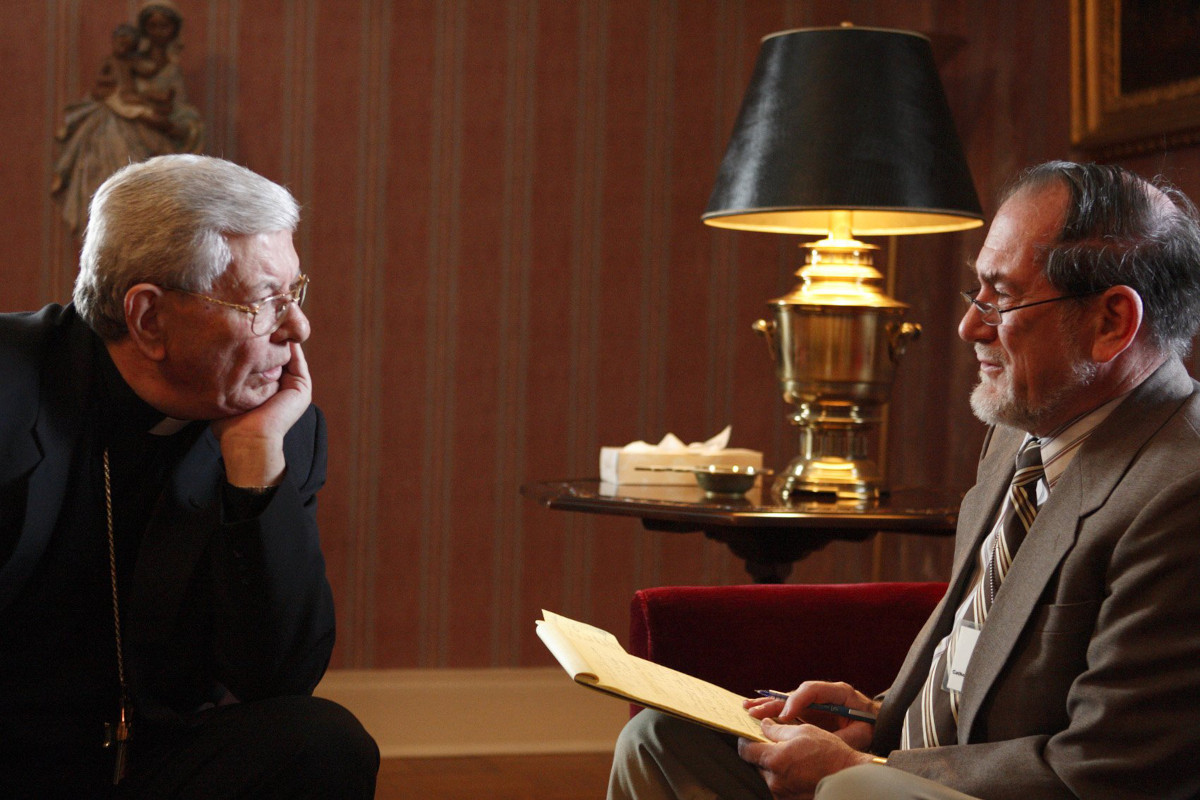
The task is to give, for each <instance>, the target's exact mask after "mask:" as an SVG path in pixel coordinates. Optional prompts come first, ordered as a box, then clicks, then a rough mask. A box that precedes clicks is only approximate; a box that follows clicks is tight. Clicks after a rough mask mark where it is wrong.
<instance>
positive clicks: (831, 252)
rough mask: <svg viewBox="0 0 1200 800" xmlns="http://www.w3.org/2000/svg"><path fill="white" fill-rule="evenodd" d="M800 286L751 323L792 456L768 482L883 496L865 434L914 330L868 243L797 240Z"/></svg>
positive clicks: (860, 497) (812, 491)
mask: <svg viewBox="0 0 1200 800" xmlns="http://www.w3.org/2000/svg"><path fill="white" fill-rule="evenodd" d="M804 247H805V248H806V249H807V250H808V255H807V257H806V259H805V265H804V267H802V268H801V269H800V271H799V272H798V273H797V274H798V277H799V278H800V283H799V284H797V285H796V287H795V288H794V289H792V291H791V292H789V293H788V294H787V295H785V296H783V297H780V298H777V299H775V300H772V301H771V302H770V304H769V305H770V307H771V311H772V313H771V317H770V318H768V319H761V320H759V321H758V322H756V323H755V324H754V329H755V330H756V331H758V333H760V334H761V335H762V336H763V337H764V338H765V339H766V341H767V349H768V350H769V351H770V353H771V356H772V359H773V360H774V361H775V375H776V377H777V378H778V380H779V385H780V388H781V389H782V393H783V399H784V401H785V402H787V403H789V404H791V405H792V406H793V407H794V410H793V411H792V412H791V413H789V414H788V419H789V420H790V422H791V423H792V424H793V425H795V426H796V427H797V428H799V430H800V455H799V456H797V457H796V458H795V459H793V460H792V462H791V463H790V464H788V466H787V468H786V469H785V470H783V471H782V472H781V473H780V474H779V477H778V478H777V479H776V480H775V485H774V492H775V494H776V496H778V497H779V498H780V499H782V500H784V501H785V502H786V501H787V500H789V499H796V500H800V499H805V498H811V497H812V496H813V495H826V496H831V497H832V498H834V499H837V500H839V501H842V500H846V501H850V500H853V501H859V502H861V501H869V500H876V499H878V498H879V497H880V496H881V495H882V494H886V491H887V490H886V488H884V479H883V475H882V471H881V470H880V468H879V466H878V465H877V464H876V463H875V462H874V461H873V460H872V459H871V458H870V457H869V454H870V452H871V451H870V448H869V447H868V439H869V436H870V434H871V433H872V432H873V431H874V430H875V429H876V428H878V427H879V424H880V422H881V421H882V409H883V405H884V404H885V403H887V401H888V395H889V394H890V391H891V385H892V375H893V373H894V371H895V366H896V363H897V361H899V359H900V357H901V355H902V354H903V353H904V350H905V349H906V347H907V346H908V344H909V342H911V341H912V340H914V339H916V338H917V336H919V334H920V331H921V329H920V326H918V325H915V324H913V323H909V322H904V321H903V320H902V317H903V316H904V313H905V311H906V310H907V308H908V306H906V305H904V304H903V303H901V302H898V301H896V300H893V299H892V298H891V297H888V296H887V295H886V294H884V293H883V291H882V290H881V289H880V287H879V284H880V283H882V280H881V276H880V275H879V273H878V272H877V271H876V270H875V268H874V266H873V265H872V260H873V259H872V255H871V251H872V250H873V249H874V248H873V247H872V246H871V245H865V244H863V243H862V242H858V241H855V240H853V239H850V238H848V234H847V235H846V237H845V238H840V239H834V238H832V237H831V238H829V239H823V240H822V241H820V242H815V243H813V244H808V245H804Z"/></svg>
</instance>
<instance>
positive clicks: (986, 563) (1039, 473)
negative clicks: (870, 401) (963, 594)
mask: <svg viewBox="0 0 1200 800" xmlns="http://www.w3.org/2000/svg"><path fill="white" fill-rule="evenodd" d="M1045 474H1046V473H1045V470H1044V469H1043V467H1042V448H1041V442H1039V441H1038V439H1037V438H1036V437H1033V438H1031V439H1029V440H1028V441H1027V442H1026V443H1025V444H1024V445H1023V446H1022V447H1021V450H1020V452H1018V453H1017V469H1016V472H1014V473H1013V477H1012V483H1011V484H1010V485H1009V487H1008V498H1007V503H1008V507H1007V508H1006V509H1005V513H1004V516H1003V522H1002V524H1001V525H999V526H998V528H997V530H996V534H995V536H994V537H993V538H992V546H991V547H990V548H987V550H986V551H985V553H983V554H981V555H980V561H981V563H980V569H979V576H978V578H977V579H976V581H975V583H974V585H973V586H972V589H971V593H970V595H969V600H968V602H967V605H966V608H965V609H964V611H963V614H962V619H963V620H965V621H969V622H970V623H972V625H973V627H974V628H975V629H976V630H978V629H980V628H982V627H983V623H984V621H985V620H986V619H987V615H988V611H989V610H991V607H992V601H994V600H995V599H996V592H997V591H999V589H1000V584H1001V583H1003V582H1004V577H1005V576H1006V575H1007V574H1008V569H1009V567H1011V566H1012V562H1013V557H1014V556H1016V553H1017V548H1018V547H1020V546H1021V542H1023V541H1024V540H1025V536H1026V535H1027V534H1028V533H1029V529H1030V528H1031V527H1032V526H1033V520H1034V518H1035V517H1036V516H1037V512H1038V500H1037V485H1038V483H1039V482H1042V481H1043V480H1044V478H1045ZM955 641H956V639H955V637H954V636H948V637H947V638H946V641H945V642H944V645H945V646H944V647H940V648H939V649H938V651H936V652H935V654H934V658H933V662H932V664H930V669H929V675H928V677H926V679H925V684H924V685H923V686H922V687H921V691H920V692H919V693H918V694H917V697H916V699H915V700H913V704H912V705H911V706H909V709H908V711H907V713H906V714H905V716H904V729H903V731H902V732H901V736H900V747H901V749H910V748H919V747H937V746H939V745H946V744H953V743H955V742H956V741H957V739H958V701H959V692H956V691H949V690H945V689H943V688H942V687H943V685H944V683H945V678H946V664H947V663H948V662H952V661H953V659H954V646H955Z"/></svg>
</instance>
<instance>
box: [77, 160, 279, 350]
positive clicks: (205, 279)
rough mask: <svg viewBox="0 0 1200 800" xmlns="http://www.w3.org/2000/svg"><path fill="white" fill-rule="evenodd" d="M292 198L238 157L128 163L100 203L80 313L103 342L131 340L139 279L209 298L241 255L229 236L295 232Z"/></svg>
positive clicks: (91, 217) (91, 224)
mask: <svg viewBox="0 0 1200 800" xmlns="http://www.w3.org/2000/svg"><path fill="white" fill-rule="evenodd" d="M299 222H300V207H299V206H298V205H297V203H296V200H295V198H293V197H292V195H291V193H290V192H289V191H288V190H287V189H285V188H283V187H282V186H280V185H279V184H276V183H273V182H271V181H269V180H267V179H266V178H264V177H262V176H261V175H258V174H256V173H254V172H251V171H250V170H248V169H246V168H245V167H241V166H238V165H237V164H234V163H232V162H230V161H225V160H223V159H220V158H212V157H210V156H195V155H168V156H158V157H157V158H152V159H149V160H148V161H142V162H140V163H137V164H131V165H129V166H127V167H123V168H122V169H120V170H118V171H117V172H116V173H114V174H113V175H112V177H110V178H109V179H108V180H106V181H105V182H104V183H103V184H101V186H100V188H99V189H97V190H96V194H95V195H94V196H93V197H92V203H91V207H90V210H89V213H88V224H87V230H86V231H85V233H84V237H83V250H82V252H81V253H80V256H79V277H78V278H77V279H76V281H75V298H74V299H75V307H76V308H77V309H78V311H79V314H80V316H82V317H83V319H84V320H85V321H86V322H87V323H88V325H90V326H91V327H92V329H93V330H94V331H96V333H97V334H99V335H100V337H101V338H103V339H105V340H106V341H115V340H118V339H121V338H123V337H124V336H125V335H126V334H127V333H128V329H127V327H126V324H125V309H124V305H125V294H126V292H128V291H129V288H130V287H131V286H134V285H136V284H138V283H143V282H145V283H153V284H157V285H159V286H171V287H175V288H179V289H187V290H189V291H193V292H207V291H209V290H210V289H211V288H212V286H213V283H214V282H215V281H216V280H217V279H218V278H220V277H221V275H223V274H224V273H225V270H226V269H228V268H229V264H230V263H231V262H232V260H233V256H232V254H231V252H230V250H229V243H228V240H227V237H229V236H247V235H252V234H257V233H271V232H273V231H295V230H296V226H297V225H298V224H299Z"/></svg>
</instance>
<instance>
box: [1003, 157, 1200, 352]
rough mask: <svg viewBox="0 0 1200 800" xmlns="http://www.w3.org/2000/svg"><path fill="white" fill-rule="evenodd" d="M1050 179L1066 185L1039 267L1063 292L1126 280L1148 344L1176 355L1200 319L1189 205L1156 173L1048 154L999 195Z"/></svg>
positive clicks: (1198, 239)
mask: <svg viewBox="0 0 1200 800" xmlns="http://www.w3.org/2000/svg"><path fill="white" fill-rule="evenodd" d="M1050 184H1058V185H1062V186H1065V187H1066V188H1067V190H1068V191H1069V192H1070V200H1069V202H1068V204H1067V212H1066V218H1065V220H1064V221H1063V227H1062V230H1061V231H1060V232H1059V235H1058V238H1057V239H1056V240H1055V241H1054V242H1053V243H1052V244H1050V245H1049V246H1048V247H1046V248H1045V250H1044V252H1043V262H1042V271H1043V273H1044V274H1045V275H1046V278H1047V280H1049V281H1050V283H1051V285H1053V286H1054V287H1055V288H1057V289H1058V290H1059V291H1061V292H1063V293H1064V294H1082V293H1085V292H1092V291H1103V290H1104V289H1108V288H1109V287H1112V286H1120V285H1124V286H1129V287H1130V288H1132V289H1133V290H1134V291H1136V292H1137V293H1138V295H1139V296H1141V298H1142V310H1143V319H1144V321H1145V324H1146V326H1147V329H1148V330H1149V333H1150V337H1151V341H1152V343H1153V344H1154V345H1155V346H1156V347H1157V348H1158V349H1159V350H1161V351H1162V352H1175V353H1176V354H1178V355H1180V356H1183V355H1185V354H1186V353H1187V352H1188V350H1189V348H1190V347H1191V342H1192V337H1193V336H1194V335H1195V333H1196V329H1197V325H1200V221H1198V219H1197V213H1196V207H1195V205H1193V203H1192V202H1191V201H1190V200H1189V199H1188V198H1187V197H1186V196H1185V195H1184V194H1183V193H1182V192H1180V191H1179V190H1178V189H1176V188H1174V187H1173V186H1171V185H1170V184H1168V183H1167V182H1166V181H1164V180H1163V179H1161V178H1158V179H1156V180H1155V181H1154V182H1150V181H1147V180H1146V179H1144V178H1142V177H1141V176H1139V175H1136V174H1134V173H1132V172H1130V171H1129V170H1126V169H1123V168H1122V167H1118V166H1114V165H1109V164H1076V163H1072V162H1069V161H1051V162H1048V163H1045V164H1039V165H1038V166H1036V167H1033V168H1031V169H1029V170H1028V171H1026V172H1025V173H1024V174H1022V175H1021V176H1020V177H1019V178H1018V179H1017V180H1016V181H1015V182H1014V183H1013V184H1012V185H1011V186H1010V187H1009V188H1008V191H1007V192H1006V194H1005V199H1007V198H1009V197H1012V196H1013V195H1015V194H1018V193H1020V192H1023V191H1026V190H1030V189H1034V190H1036V189H1039V188H1042V187H1045V186H1047V185H1050Z"/></svg>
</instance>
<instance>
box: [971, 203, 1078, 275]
mask: <svg viewBox="0 0 1200 800" xmlns="http://www.w3.org/2000/svg"><path fill="white" fill-rule="evenodd" d="M1069 197H1070V192H1069V191H1068V190H1067V188H1066V187H1065V186H1062V185H1060V184H1049V185H1046V186H1041V187H1037V188H1033V189H1028V190H1025V191H1021V192H1018V193H1017V194H1015V195H1013V196H1012V197H1010V198H1009V199H1008V200H1006V201H1005V202H1004V205H1002V206H1001V207H1000V210H999V211H997V212H996V217H995V219H993V220H992V224H991V226H990V227H989V228H988V232H987V236H986V237H985V238H984V242H983V246H982V247H981V248H980V250H979V255H978V257H977V258H976V259H975V264H974V265H973V268H974V271H975V274H976V276H977V277H978V278H979V280H980V281H983V282H985V283H989V284H996V283H999V282H1003V281H1004V280H1010V279H1019V278H1023V277H1032V276H1033V275H1035V274H1040V272H1041V270H1040V268H1038V267H1037V262H1038V260H1039V259H1038V255H1039V252H1040V251H1041V249H1042V248H1044V247H1045V246H1047V245H1049V244H1050V243H1051V242H1053V241H1054V240H1055V239H1056V238H1057V237H1058V233H1059V231H1061V230H1062V225H1063V219H1064V216H1065V214H1066V204H1067V200H1068V199H1069ZM1026 272H1028V273H1030V274H1029V275H1024V274H1023V273H1026Z"/></svg>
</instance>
